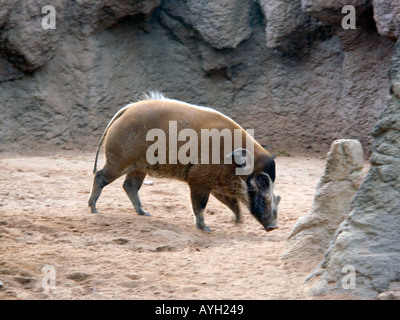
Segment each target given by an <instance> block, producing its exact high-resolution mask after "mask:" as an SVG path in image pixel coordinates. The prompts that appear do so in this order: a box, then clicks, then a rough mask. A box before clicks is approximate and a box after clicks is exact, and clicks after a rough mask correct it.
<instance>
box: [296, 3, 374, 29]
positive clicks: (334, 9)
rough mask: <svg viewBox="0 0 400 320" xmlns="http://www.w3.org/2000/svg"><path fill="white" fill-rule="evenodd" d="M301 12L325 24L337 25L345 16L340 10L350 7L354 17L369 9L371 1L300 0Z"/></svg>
mask: <svg viewBox="0 0 400 320" xmlns="http://www.w3.org/2000/svg"><path fill="white" fill-rule="evenodd" d="M301 5H302V8H303V10H304V11H305V12H306V13H308V14H310V15H312V16H313V17H315V18H317V19H318V20H320V21H322V22H324V23H327V24H339V25H340V22H341V21H342V19H343V17H344V16H345V15H344V14H342V8H343V7H344V6H345V5H351V6H353V7H354V8H355V9H356V15H357V16H361V15H362V13H363V12H364V11H365V10H366V9H368V8H369V7H371V0H301Z"/></svg>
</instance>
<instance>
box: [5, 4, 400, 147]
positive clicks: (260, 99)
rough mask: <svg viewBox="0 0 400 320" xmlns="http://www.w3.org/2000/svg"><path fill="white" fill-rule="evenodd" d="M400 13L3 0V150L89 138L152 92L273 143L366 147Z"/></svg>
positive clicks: (361, 7)
mask: <svg viewBox="0 0 400 320" xmlns="http://www.w3.org/2000/svg"><path fill="white" fill-rule="evenodd" d="M47 4H50V5H52V6H54V7H55V9H56V29H48V30H45V29H43V28H42V24H41V23H42V19H43V18H44V17H45V16H46V13H42V12H41V10H42V7H43V6H45V5H47ZM345 4H351V5H354V6H355V8H356V13H357V20H356V29H355V30H352V29H348V30H344V29H343V28H342V26H341V21H342V19H343V17H344V16H345V14H343V13H341V9H342V7H343V6H344V5H345ZM399 20H400V6H399V2H398V1H397V0H373V1H372V0H346V1H344V0H336V1H334V0H332V1H320V0H302V1H300V0H297V1H296V0H292V1H287V0H258V1H252V0H214V1H206V0H196V1H194V0H136V1H126V0H125V1H115V0H114V1H113V0H97V1H95V0H80V1H67V0H52V1H44V0H43V1H42V0H24V1H22V0H17V1H7V0H0V151H1V150H2V151H19V150H23V151H24V152H27V151H36V150H37V148H38V146H40V147H41V148H48V149H50V150H54V149H57V148H65V149H71V148H82V149H83V148H84V149H88V150H95V148H96V145H97V142H98V139H99V137H100V136H101V133H102V131H103V130H104V127H105V125H106V124H107V123H108V121H109V119H110V118H111V116H112V115H113V114H114V113H115V112H116V111H117V110H118V109H119V108H120V107H122V106H124V105H125V104H127V103H129V102H131V101H133V100H135V99H136V98H137V97H138V96H140V94H141V93H142V92H144V91H146V90H160V91H162V92H163V93H164V94H165V95H167V96H168V97H171V98H175V99H181V100H184V101H187V102H190V103H194V104H200V105H207V106H211V107H214V108H216V109H219V110H221V111H222V112H224V113H226V114H227V115H229V116H231V117H232V118H233V119H235V120H236V121H238V122H239V123H240V124H241V125H242V126H243V127H245V128H253V129H255V135H256V138H257V139H258V140H259V141H260V142H261V143H262V144H264V145H271V146H272V149H275V151H277V152H289V151H290V150H294V149H296V150H299V151H313V152H315V151H316V152H318V151H323V152H326V151H327V150H328V149H329V146H330V144H331V142H332V141H333V140H334V139H338V138H351V139H358V140H360V141H361V142H362V144H363V147H364V149H366V151H367V154H368V150H369V143H370V140H371V137H370V132H371V130H372V127H373V125H374V123H375V122H376V120H377V118H378V115H379V114H380V113H381V112H382V110H383V108H384V106H385V103H386V100H387V96H388V93H389V89H388V88H389V81H388V70H389V64H390V59H391V57H392V54H393V50H394V44H395V41H394V40H395V39H397V38H398V37H399V34H400V27H399V23H398V21H399Z"/></svg>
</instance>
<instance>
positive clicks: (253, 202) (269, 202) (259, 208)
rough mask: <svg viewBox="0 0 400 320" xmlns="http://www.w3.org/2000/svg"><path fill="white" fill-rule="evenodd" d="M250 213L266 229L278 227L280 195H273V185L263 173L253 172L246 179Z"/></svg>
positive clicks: (270, 229)
mask: <svg viewBox="0 0 400 320" xmlns="http://www.w3.org/2000/svg"><path fill="white" fill-rule="evenodd" d="M246 184H247V193H248V196H249V209H250V212H251V214H252V215H253V216H254V217H255V218H256V219H257V220H258V221H259V222H260V223H261V224H262V225H263V227H264V228H265V230H266V231H272V230H274V229H277V228H278V225H277V216H278V204H279V201H280V200H281V197H280V196H275V194H274V185H273V182H272V180H271V178H270V176H269V175H268V174H267V173H265V172H261V173H258V174H256V173H253V174H251V175H249V177H248V178H247V181H246Z"/></svg>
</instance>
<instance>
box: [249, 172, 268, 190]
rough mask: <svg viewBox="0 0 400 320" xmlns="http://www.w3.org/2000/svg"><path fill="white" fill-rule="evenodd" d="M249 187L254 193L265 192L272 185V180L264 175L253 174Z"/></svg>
mask: <svg viewBox="0 0 400 320" xmlns="http://www.w3.org/2000/svg"><path fill="white" fill-rule="evenodd" d="M250 185H251V187H252V188H253V189H254V191H258V192H266V191H267V190H269V188H270V187H271V185H272V180H271V178H270V177H269V175H268V174H266V173H258V174H255V175H254V176H253V177H252V178H251V180H250Z"/></svg>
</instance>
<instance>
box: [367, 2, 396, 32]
mask: <svg viewBox="0 0 400 320" xmlns="http://www.w3.org/2000/svg"><path fill="white" fill-rule="evenodd" d="M373 6H374V19H375V22H376V28H377V29H378V32H379V34H380V35H382V36H385V37H391V38H395V39H398V38H399V36H400V23H399V21H400V2H399V1H397V0H373Z"/></svg>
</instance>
